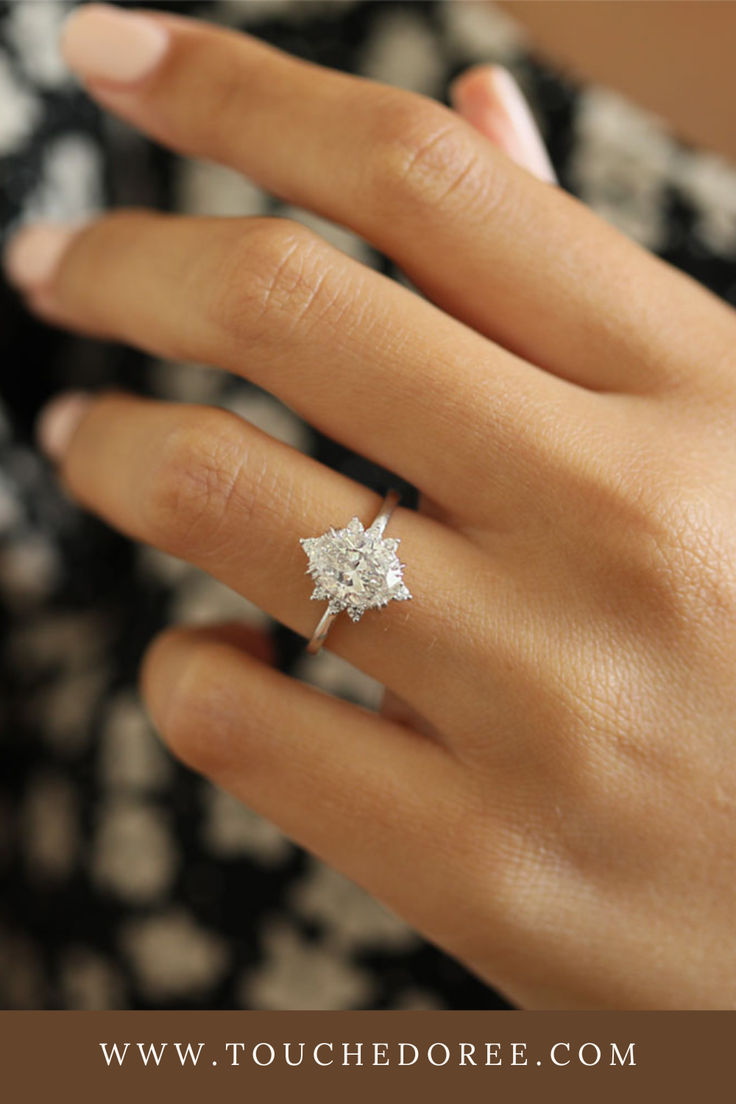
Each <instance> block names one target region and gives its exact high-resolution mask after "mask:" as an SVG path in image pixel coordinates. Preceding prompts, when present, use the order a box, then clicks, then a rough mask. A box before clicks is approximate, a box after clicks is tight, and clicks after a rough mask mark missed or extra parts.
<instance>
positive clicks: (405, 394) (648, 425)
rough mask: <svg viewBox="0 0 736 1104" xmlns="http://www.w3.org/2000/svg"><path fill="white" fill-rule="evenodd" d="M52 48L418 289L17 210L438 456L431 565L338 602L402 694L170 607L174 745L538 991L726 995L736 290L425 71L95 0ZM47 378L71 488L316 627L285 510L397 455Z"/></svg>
mask: <svg viewBox="0 0 736 1104" xmlns="http://www.w3.org/2000/svg"><path fill="white" fill-rule="evenodd" d="M65 51H66V56H67V58H68V60H69V61H70V63H72V64H73V65H74V67H75V68H76V69H77V71H78V72H80V73H81V74H82V75H83V76H84V77H85V80H86V84H87V87H88V89H89V91H90V93H91V94H92V95H93V96H94V97H95V98H96V99H97V100H98V101H99V102H100V103H101V104H103V105H105V106H106V107H108V108H110V109H111V110H113V111H115V112H117V113H118V114H120V115H121V116H123V117H125V118H126V119H128V120H129V121H131V122H132V123H134V124H135V125H137V126H139V127H140V128H141V129H142V130H144V131H146V132H147V133H148V134H151V135H153V136H154V137H155V138H157V139H159V140H160V141H162V142H164V143H166V144H167V145H170V146H172V147H173V148H175V149H178V150H180V151H182V152H185V153H188V154H192V155H196V156H199V157H207V158H212V159H216V160H218V161H221V162H223V163H226V164H228V165H230V166H233V167H235V168H237V169H239V170H241V171H242V172H244V173H247V174H248V176H250V177H252V178H253V179H254V180H256V181H258V182H259V183H260V184H261V185H263V186H264V187H266V188H268V189H270V190H271V191H273V192H275V193H277V194H278V195H280V196H283V197H284V198H286V199H288V200H289V201H290V202H292V203H295V204H299V205H301V206H304V207H309V208H311V209H313V210H315V211H318V212H320V213H321V214H322V215H325V216H327V217H328V218H331V219H334V220H336V221H338V222H341V223H343V224H345V225H346V226H349V227H351V228H352V229H354V230H355V231H357V232H358V233H359V234H361V235H363V236H364V237H365V238H367V239H368V240H370V241H371V242H373V243H374V244H375V245H376V246H377V247H378V248H379V249H381V250H384V251H385V252H386V253H388V254H390V255H391V256H392V257H393V258H394V259H395V260H396V261H397V262H398V264H399V265H400V266H401V267H402V268H403V269H404V271H405V272H406V273H407V274H408V276H409V277H410V278H411V280H412V281H413V282H414V283H415V284H416V285H417V286H418V287H419V288H420V289H421V290H422V291H424V292H425V294H426V295H427V296H428V298H429V300H431V302H428V301H427V300H425V299H422V298H420V297H419V296H417V295H416V294H414V293H413V292H411V291H410V290H408V289H406V288H404V287H401V286H400V285H398V284H397V283H394V282H392V281H390V280H388V279H385V278H384V277H383V276H381V275H379V274H378V273H377V272H375V271H373V270H370V269H368V268H365V267H363V266H361V265H360V264H358V263H357V262H355V261H353V260H352V259H350V258H348V257H347V256H345V255H343V254H342V253H340V252H338V251H337V250H335V249H333V248H331V247H330V246H328V245H327V244H326V243H325V242H324V241H322V240H321V239H320V238H319V237H317V236H315V235H314V234H313V233H311V232H308V231H307V230H306V229H304V228H303V227H302V226H299V225H296V224H294V223H292V222H289V221H285V220H280V219H267V218H253V219H215V218H174V217H171V216H165V215H161V214H154V213H150V212H145V211H118V212H116V213H115V214H112V215H108V216H105V217H103V218H100V219H97V220H96V221H94V222H93V223H91V224H89V225H87V226H85V227H83V228H82V229H78V228H77V229H74V230H72V231H68V232H67V231H62V230H60V229H56V230H52V229H49V228H46V229H38V228H36V229H33V228H32V229H30V230H28V231H26V232H25V234H24V235H21V237H20V239H19V240H17V241H16V242H15V243H14V244H13V245H12V246H11V250H10V254H9V258H8V265H9V268H10V272H11V275H12V276H13V278H14V279H15V280H16V282H17V283H18V284H19V285H20V286H21V287H22V289H23V290H24V291H25V293H26V294H27V298H28V302H29V304H30V306H31V307H32V308H33V309H35V310H36V311H38V313H39V314H40V315H41V316H43V317H45V318H48V319H50V320H52V321H56V322H59V323H62V324H64V325H67V326H70V327H72V328H74V329H78V330H82V331H86V332H88V333H91V334H98V335H104V336H107V337H113V338H117V339H119V340H121V341H126V342H129V343H132V344H135V345H138V346H140V347H142V348H145V349H148V350H151V351H152V352H155V353H157V354H161V355H164V356H168V357H176V358H185V359H191V360H195V361H206V362H210V363H212V364H216V365H219V366H221V367H223V368H226V369H229V370H230V371H233V372H237V373H241V374H243V375H245V376H247V377H248V378H249V379H251V380H254V381H255V382H256V383H258V384H260V385H262V386H263V387H266V388H268V389H269V390H270V391H272V392H273V393H274V394H275V395H278V396H279V397H280V398H281V399H283V400H284V401H285V402H287V403H288V404H289V405H290V406H292V407H293V408H294V409H296V410H297V411H298V412H299V413H300V414H301V415H303V416H304V417H305V418H306V419H308V420H309V421H310V422H311V423H313V424H314V425H316V426H318V427H319V429H320V430H322V431H323V432H325V433H327V434H329V435H331V436H333V437H334V438H337V439H338V440H340V441H342V442H345V443H346V444H347V445H349V446H351V447H352V448H354V449H355V450H357V451H358V452H361V453H364V454H365V455H366V456H369V457H371V458H372V459H374V460H376V461H378V462H380V463H381V464H383V465H385V466H386V467H388V468H391V469H393V470H395V471H397V472H399V473H400V474H401V475H402V476H404V477H406V478H407V479H409V480H411V481H412V482H413V483H414V484H415V485H416V486H417V487H418V488H419V490H420V492H421V494H422V510H421V511H420V512H418V513H416V512H412V511H408V510H405V509H401V508H399V509H398V510H397V511H396V513H395V514H394V516H393V518H392V520H391V523H390V530H389V535H392V536H396V537H400V538H401V542H402V543H401V558H402V560H403V561H404V562H405V563H406V564H407V567H406V571H405V580H406V583H407V585H408V586H409V588H410V590H411V591H412V594H413V600H412V601H411V602H402V603H390V604H389V606H388V607H386V608H385V609H384V610H381V611H379V612H373V613H368V614H366V616H365V617H364V618H363V620H362V621H361V622H360V624H358V625H354V624H352V623H351V622H350V620H349V619H348V618H346V617H344V616H343V617H340V618H338V620H337V622H336V624H335V626H334V627H333V629H332V631H331V633H330V636H329V638H328V645H327V646H328V647H329V648H331V649H332V650H334V651H335V652H337V653H339V654H340V655H341V656H343V657H345V658H346V659H347V660H349V661H350V662H351V663H353V664H355V665H356V666H357V667H359V668H361V669H362V670H364V671H366V672H368V673H369V674H370V675H373V676H374V677H376V678H377V679H379V680H380V681H381V682H382V683H384V684H385V685H386V687H387V688H388V691H389V694H390V700H391V701H392V702H393V705H392V706H391V708H390V709H387V711H386V714H384V715H383V716H378V715H374V714H372V713H369V712H367V711H365V710H361V709H359V708H357V707H355V706H353V705H350V704H348V703H346V702H343V701H338V700H334V699H332V698H330V697H329V696H326V695H324V694H322V693H320V692H318V691H316V690H315V689H313V688H311V687H309V686H306V685H304V684H301V683H298V682H296V681H294V680H292V679H289V678H288V677H286V676H285V675H283V674H282V673H280V672H278V671H276V670H274V669H272V668H270V667H269V666H268V665H267V664H266V663H264V662H262V661H261V660H260V659H259V658H258V657H257V656H256V655H254V654H252V650H251V651H249V650H248V648H247V647H246V646H244V643H245V637H241V635H240V634H239V633H238V631H237V630H236V629H233V628H222V629H212V630H207V631H202V630H193V629H190V630H174V631H171V632H167V633H166V634H164V635H163V636H162V637H161V638H160V639H158V640H157V641H156V642H155V643H154V645H153V647H152V648H151V650H150V652H149V654H148V656H147V659H146V662H145V666H144V677H143V684H144V693H145V696H146V700H147V702H148V704H149V707H150V709H151V712H152V714H153V717H154V719H155V721H156V723H157V725H158V727H159V728H160V730H161V732H162V734H163V736H164V738H165V739H166V740H167V742H168V743H169V744H170V746H171V748H172V749H173V751H174V752H175V753H176V754H177V755H179V756H180V757H181V758H182V759H184V760H185V761H186V762H187V763H189V764H191V765H192V766H193V767H195V768H196V769H197V770H199V771H202V772H203V773H204V774H206V775H208V776H209V777H210V778H211V779H213V780H214V781H215V782H216V783H218V784H220V785H222V786H223V787H225V788H226V789H228V790H230V791H231V792H232V793H234V794H236V795H237V796H238V797H239V798H241V799H242V800H243V801H245V802H247V803H248V804H249V805H250V806H252V807H253V808H254V809H256V810H258V811H259V812H261V813H262V814H264V815H265V816H267V817H269V818H271V819H272V820H273V821H275V822H276V823H277V824H279V825H280V826H281V827H282V828H283V829H284V830H285V831H286V832H288V833H289V834H290V835H291V836H293V838H294V839H296V840H298V841H300V842H301V843H302V844H303V845H304V846H306V847H308V848H310V849H311V850H313V851H315V852H316V853H317V854H319V855H320V856H322V857H323V858H324V859H326V860H327V861H329V862H330V863H332V864H334V865H335V866H337V867H339V868H340V869H342V870H343V871H344V872H345V873H347V874H348V875H350V876H351V877H352V878H354V879H355V880H357V881H358V882H360V883H362V884H363V885H364V886H366V887H367V888H368V889H369V890H371V891H372V892H373V893H374V894H376V895H377V896H379V897H380V898H382V899H383V900H384V901H385V902H387V903H388V904H389V905H390V906H391V907H392V908H393V909H395V910H396V911H397V912H399V913H401V914H402V915H403V916H404V917H405V918H406V919H407V920H408V921H409V922H411V923H412V924H414V925H415V926H416V927H417V928H419V929H420V930H421V931H422V932H423V933H424V934H425V935H427V936H428V937H429V938H431V939H433V940H435V941H436V942H437V943H439V944H440V945H441V946H443V947H444V948H446V949H447V950H448V951H450V952H452V953H453V954H455V955H457V956H458V957H459V958H460V959H462V960H463V961H464V962H465V963H466V964H467V965H468V966H470V967H471V968H472V969H474V970H476V971H477V972H478V973H479V974H481V975H482V976H483V977H484V978H486V979H487V980H488V981H490V982H492V983H494V984H495V985H497V986H498V987H500V988H501V989H502V990H503V991H505V992H506V993H507V994H508V995H509V996H510V997H511V998H512V999H513V1000H515V1001H516V1002H518V1003H520V1004H522V1005H526V1006H528V1007H558V1008H561V1007H570V1008H573V1007H588V1008H590V1007H619V1008H627V1007H631V1008H633V1007H650V1008H710V1007H725V1006H729V1007H734V1006H736V943H734V940H733V917H734V915H735V914H736V878H734V860H735V859H736V815H735V814H736V754H735V749H736V689H735V687H736V680H735V678H734V671H735V670H736V552H735V549H736V508H735V507H736V433H735V432H734V426H735V425H736V318H735V316H734V314H733V312H732V311H731V310H730V309H729V308H728V307H726V306H725V305H724V304H722V303H721V302H719V301H718V300H716V299H715V298H714V297H712V296H711V295H710V294H708V293H707V292H706V291H705V290H703V289H702V288H700V287H699V286H697V285H696V284H694V283H692V282H691V281H690V280H688V279H686V278H685V277H684V276H682V275H680V274H678V273H677V272H674V271H672V270H671V269H669V268H668V267H667V266H666V265H664V264H662V263H660V262H659V261H657V260H655V259H653V258H652V257H650V256H648V255H647V254H645V253H643V252H642V251H641V250H639V249H638V248H637V247H635V246H634V245H632V244H631V243H629V242H628V241H627V240H625V239H624V238H622V237H621V236H620V235H619V234H617V233H616V232H615V231H613V230H612V229H610V228H609V227H608V226H606V225H605V224H603V223H602V222H600V221H599V220H598V219H597V218H596V217H594V216H593V215H592V214H591V213H590V212H588V211H587V210H585V208H583V207H582V206H581V205H579V204H578V203H576V202H575V201H574V200H573V199H571V198H570V197H568V196H567V195H565V194H563V193H562V192H561V191H559V190H558V189H556V188H554V187H552V186H550V185H549V184H548V183H542V182H540V181H539V180H538V179H535V178H534V177H533V176H532V175H531V174H530V173H528V172H526V171H524V170H523V169H521V168H519V167H517V166H516V165H514V164H513V163H512V162H511V161H510V160H509V159H508V158H507V157H506V156H505V155H504V154H503V153H501V152H499V151H498V150H497V149H496V148H494V146H493V144H492V143H491V142H490V141H489V140H488V138H487V137H485V136H484V135H482V134H480V133H479V132H478V131H477V130H476V129H474V127H473V126H471V125H470V123H468V122H466V121H464V120H463V119H461V118H459V117H458V116H457V115H455V114H454V113H453V112H451V111H449V110H447V109H446V108H444V107H442V106H440V105H438V104H436V103H433V102H430V101H428V100H425V99H423V98H422V97H419V96H415V95H411V94H408V93H405V92H401V91H397V90H395V89H392V88H388V87H382V86H378V85H375V84H372V83H370V82H368V81H365V80H359V79H356V78H354V77H351V76H347V75H344V74H340V73H336V72H330V71H325V70H322V69H320V68H317V67H315V66H312V65H309V64H306V63H304V62H302V61H298V60H294V59H293V58H290V57H287V56H284V55H283V54H281V53H279V52H278V51H276V50H273V49H271V48H269V47H268V46H265V45H263V44H261V43H259V42H256V41H253V40H252V39H250V38H248V37H246V36H242V35H239V34H234V33H231V32H228V31H225V30H220V29H216V28H215V27H209V26H207V25H205V24H202V23H200V22H197V21H189V20H186V19H182V18H174V17H170V16H163V15H151V14H149V15H142V14H138V13H132V12H130V11H128V12H120V11H117V12H116V13H114V14H113V13H112V12H110V11H109V10H106V9H100V8H98V7H96V6H85V7H84V8H83V9H82V10H81V11H78V12H77V13H75V15H74V16H73V17H72V19H71V21H70V22H69V24H68V26H67V30H66V35H65ZM60 403H61V405H57V406H56V407H54V408H52V410H51V411H49V412H48V413H47V416H46V421H45V439H46V441H47V446H48V447H49V448H50V450H51V451H52V452H54V453H55V456H56V459H57V460H58V462H59V466H60V470H61V474H62V477H63V479H64V482H65V484H66V485H67V486H68V487H69V488H70V490H71V491H72V493H73V494H75V495H76V496H77V498H78V499H79V500H80V501H81V502H82V503H84V504H85V505H87V506H88V507H89V508H90V509H93V510H95V511H96V512H98V513H99V514H101V515H102V516H103V517H105V518H107V519H108V521H110V522H111V523H112V524H114V525H117V526H118V527H120V528H121V529H123V530H124V531H126V532H127V533H129V534H131V535H132V536H134V537H136V538H137V539H139V540H143V541H147V542H150V543H152V544H155V545H158V546H159V547H161V548H164V549H166V550H168V551H169V552H172V553H174V554H175V555H178V556H182V557H185V558H187V559H188V560H191V561H192V562H193V563H196V564H198V565H199V566H201V567H203V568H205V569H206V570H207V571H209V572H211V573H212V574H213V575H215V576H217V577H218V578H219V579H221V580H223V581H224V582H226V583H227V584H228V585H230V586H232V587H234V588H235V589H236V590H238V591H240V592H241V593H242V594H244V595H246V596H247V597H248V598H250V599H252V600H253V601H255V602H257V603H258V604H259V605H260V606H261V607H262V608H263V609H265V610H267V611H268V612H269V613H270V614H272V615H273V616H274V617H276V618H278V619H279V620H281V621H282V622H284V623H286V624H287V625H289V626H291V627H292V628H293V629H295V630H296V631H297V632H299V633H302V634H304V635H305V636H309V635H310V634H311V632H312V630H313V628H314V624H315V621H316V620H317V619H318V617H319V613H320V612H321V610H320V608H318V607H316V606H315V604H314V603H310V601H309V595H310V590H311V584H310V581H309V579H308V578H307V577H306V576H305V574H304V568H305V560H304V554H303V551H302V549H301V547H300V545H299V538H300V537H302V536H309V535H317V534H319V533H321V532H323V531H324V530H325V529H326V528H327V527H328V526H330V525H336V526H337V525H343V524H345V523H346V522H347V521H348V520H349V519H350V518H351V517H352V516H353V515H354V514H357V515H359V516H360V517H361V519H363V521H364V522H368V521H370V520H371V518H372V517H373V515H374V513H375V511H376V508H377V506H378V505H379V503H380V499H379V498H378V497H377V496H376V495H375V494H374V493H373V492H372V491H370V490H368V489H366V488H365V487H363V486H360V485H358V484H357V483H354V482H352V481H351V480H350V479H347V478H345V477H344V476H342V475H339V474H337V473H335V472H333V471H331V470H328V469H327V468H325V467H322V466H321V465H320V464H318V463H316V462H315V461H314V460H312V459H310V458H308V457H305V456H303V455H301V454H300V453H299V452H297V451H294V450H292V449H291V448H288V447H286V446H285V445H283V444H281V443H279V442H277V441H275V440H272V439H271V438H270V437H268V436H267V435H265V434H263V433H261V432H259V431H258V430H256V429H255V428H254V427H252V426H251V425H249V424H247V423H245V422H243V421H242V420H240V419H239V418H237V417H235V416H234V415H232V414H229V413H227V412H225V411H222V410H218V409H210V408H206V407H198V406H180V405H173V404H170V403H157V402H151V401H147V400H143V399H139V398H135V397H132V396H122V395H105V396H103V397H98V398H87V399H84V400H83V399H80V398H79V397H77V398H76V399H62V400H60ZM397 703H400V705H401V707H402V708H404V709H405V710H406V711H407V715H408V716H410V717H411V718H413V719H415V721H416V723H415V724H413V725H409V724H406V723H403V722H402V721H401V720H400V719H399V716H400V709H399V705H397ZM389 713H390V714H391V716H389V715H388V714H389ZM392 718H393V719H392Z"/></svg>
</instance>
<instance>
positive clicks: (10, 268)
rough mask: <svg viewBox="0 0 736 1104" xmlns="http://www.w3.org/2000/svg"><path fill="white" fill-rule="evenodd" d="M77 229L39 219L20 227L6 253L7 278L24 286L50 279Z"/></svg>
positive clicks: (35, 284)
mask: <svg viewBox="0 0 736 1104" xmlns="http://www.w3.org/2000/svg"><path fill="white" fill-rule="evenodd" d="M78 229H79V227H78V226H62V225H60V224H57V223H51V222H48V223H41V222H39V223H35V224H34V225H32V226H27V227H24V228H23V229H22V230H19V231H18V232H17V233H16V234H14V235H13V237H12V238H11V239H10V241H9V242H8V244H7V245H6V247H5V252H4V254H3V269H4V271H5V275H6V276H7V278H8V280H9V281H10V282H11V283H12V284H17V285H18V286H19V287H21V288H30V287H37V286H39V285H41V284H45V283H47V282H48V281H49V280H50V279H51V277H52V276H53V274H54V272H55V270H56V267H57V265H58V263H59V261H60V260H61V255H62V253H63V252H64V250H65V249H66V247H67V245H68V244H69V242H70V241H71V239H72V238H73V237H74V234H75V233H76V231H77V230H78Z"/></svg>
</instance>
